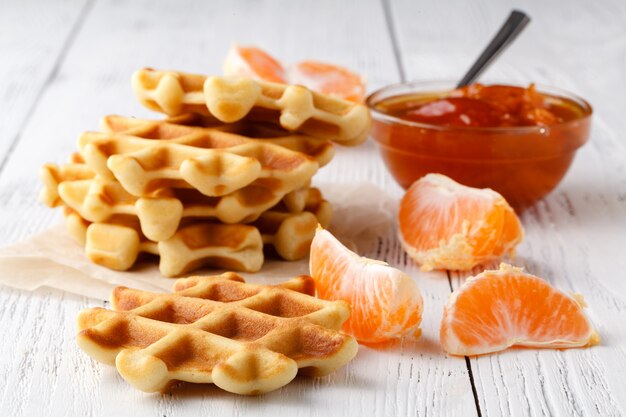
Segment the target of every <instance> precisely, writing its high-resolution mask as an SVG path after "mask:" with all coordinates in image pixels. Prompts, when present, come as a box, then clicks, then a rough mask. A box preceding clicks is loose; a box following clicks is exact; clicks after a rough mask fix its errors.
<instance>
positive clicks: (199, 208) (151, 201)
mask: <svg viewBox="0 0 626 417" xmlns="http://www.w3.org/2000/svg"><path fill="white" fill-rule="evenodd" d="M58 188H59V191H58V193H59V194H60V196H61V200H62V201H63V203H65V204H66V205H67V206H69V207H71V208H72V209H74V210H75V211H77V212H78V213H79V214H80V215H81V216H82V217H83V218H85V219H86V220H89V221H91V222H102V221H106V220H107V219H109V218H110V217H111V216H114V215H116V214H129V215H135V216H137V217H138V218H139V221H140V224H141V229H142V230H143V233H144V234H145V235H146V236H147V237H148V238H149V239H150V240H154V241H161V240H166V239H168V238H169V237H171V236H172V235H173V234H174V232H175V231H176V229H177V228H178V225H179V224H180V222H181V220H182V219H185V218H203V219H215V220H219V221H221V222H224V223H228V224H234V223H250V222H252V221H255V220H257V219H258V218H259V216H261V213H263V212H264V211H266V210H268V209H270V208H271V207H273V206H275V205H276V204H278V203H279V202H280V200H281V199H280V197H281V196H280V195H278V196H275V195H272V194H270V193H268V192H267V189H265V188H262V187H254V186H248V187H245V188H244V189H242V190H238V191H235V192H233V193H231V194H229V195H226V196H223V197H207V196H205V195H203V194H201V193H199V192H198V191H196V190H192V189H170V190H160V191H157V192H155V193H154V194H152V195H151V196H150V197H139V198H138V197H135V196H133V195H131V194H130V193H128V192H127V191H126V190H124V188H122V186H121V185H120V184H119V183H118V182H117V181H109V180H104V179H102V178H94V179H89V180H77V181H64V182H62V183H61V184H59V186H58ZM307 190H308V186H305V187H303V188H299V189H297V190H294V191H292V192H290V193H289V194H287V195H286V196H284V197H283V200H284V201H285V204H286V205H288V207H289V210H288V211H291V212H300V211H302V210H304V206H305V203H306V198H307V192H308V191H307Z"/></svg>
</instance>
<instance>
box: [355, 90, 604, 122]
mask: <svg viewBox="0 0 626 417" xmlns="http://www.w3.org/2000/svg"><path fill="white" fill-rule="evenodd" d="M480 83H481V84H485V85H496V84H497V85H510V86H515V87H525V86H528V85H529V84H531V83H527V84H525V83H522V82H519V81H510V80H501V79H487V80H484V81H482V82H480ZM443 84H450V89H454V88H456V87H455V86H456V81H455V80H452V79H428V80H414V81H403V82H398V83H392V84H388V85H385V86H383V87H381V88H378V89H376V90H374V91H373V92H371V93H370V94H369V95H368V96H367V97H366V98H365V104H366V105H367V107H368V108H369V110H370V112H371V113H372V117H373V118H374V119H380V120H383V121H386V122H388V123H394V124H399V125H404V126H411V127H416V128H420V129H430V130H439V131H459V132H481V131H485V132H490V133H505V132H508V133H515V134H525V133H532V132H535V133H539V134H545V133H546V131H548V130H550V129H553V128H557V127H561V126H567V125H570V124H575V123H578V122H580V121H581V120H584V119H587V118H589V117H591V116H592V115H593V107H592V106H591V104H590V103H589V102H588V101H587V100H585V99H584V98H582V97H580V96H579V95H577V94H574V93H571V92H569V91H567V90H564V89H562V88H558V87H552V86H547V85H543V84H538V83H532V84H534V85H535V87H537V90H538V91H539V92H550V90H551V91H553V92H554V93H555V94H552V95H557V96H561V97H565V98H567V99H570V100H573V101H575V102H577V104H579V105H580V106H581V107H582V108H583V110H584V111H585V114H584V115H583V116H581V117H579V118H577V119H573V120H567V121H564V122H560V123H555V124H552V125H545V126H542V125H540V126H497V127H482V126H479V127H476V126H441V125H435V124H430V123H423V122H415V121H411V120H405V119H401V118H399V117H396V116H392V115H389V114H387V113H383V112H381V111H379V110H377V109H376V107H375V105H376V104H378V103H379V102H380V101H382V100H376V96H377V95H381V94H383V93H385V92H388V91H389V90H393V89H394V88H400V87H412V89H415V88H418V87H420V86H421V87H428V86H433V85H443ZM424 91H428V90H424ZM432 91H436V90H434V89H433V90H432ZM390 97H393V96H390ZM385 98H388V97H385Z"/></svg>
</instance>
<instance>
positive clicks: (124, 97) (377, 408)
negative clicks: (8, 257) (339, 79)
mask: <svg viewBox="0 0 626 417" xmlns="http://www.w3.org/2000/svg"><path fill="white" fill-rule="evenodd" d="M512 7H513V5H512V4H509V2H508V1H496V0H493V1H484V0H483V1H476V2H468V1H464V0H458V1H448V2H444V1H441V2H435V1H428V2H427V1H424V0H421V1H419V0H417V1H416V0H402V1H386V0H383V1H380V0H363V1H356V0H354V1H346V2H338V1H332V0H325V1H319V0H317V1H310V2H299V1H293V0H285V1H280V2H270V1H235V2H227V1H221V2H217V1H213V2H210V1H204V0H197V1H184V2H183V1H181V2H173V1H169V2H168V1H165V0H163V1H161V0H141V1H133V2H130V1H128V2H124V1H119V0H117V1H115V0H58V1H57V0H55V1H45V0H39V1H37V0H21V1H11V0H0V80H2V82H1V83H0V244H9V243H12V242H15V241H18V240H20V239H23V238H26V237H27V236H29V235H30V234H32V233H35V232H37V231H40V230H43V229H45V228H47V227H49V226H50V225H52V224H54V223H57V222H60V221H61V219H60V214H59V213H58V212H56V211H52V210H49V209H47V208H46V207H43V206H42V205H40V204H38V203H37V201H36V195H37V192H38V190H39V188H40V184H39V181H38V179H37V170H38V167H39V166H40V165H41V164H42V163H44V162H46V161H56V162H61V161H62V160H64V157H65V155H67V154H68V153H69V152H71V151H72V150H73V149H74V147H75V142H76V138H77V137H78V134H79V133H80V132H81V131H83V130H87V129H95V128H96V127H97V122H98V120H99V118H100V117H101V116H103V115H105V114H109V113H118V114H124V115H136V116H151V115H150V113H149V112H148V111H146V110H143V109H142V108H141V107H140V106H139V105H138V104H137V103H136V102H135V99H134V98H133V96H132V93H131V90H130V86H129V77H130V74H131V73H132V72H133V71H134V70H135V69H138V68H140V67H144V66H152V67H155V68H164V69H165V68H171V69H181V70H187V71H189V72H203V73H211V72H214V73H216V72H219V71H220V68H221V60H222V58H223V56H224V55H225V53H226V51H227V49H228V47H229V45H230V42H231V41H233V40H236V41H238V42H240V43H242V44H257V45H259V46H261V47H264V48H267V49H268V50H270V51H271V52H272V53H273V54H275V55H276V56H278V57H280V58H281V59H282V60H284V61H286V62H295V61H296V60H298V59H304V58H315V59H320V60H327V61H330V62H336V63H340V64H344V65H346V66H348V67H351V68H354V69H356V70H358V71H360V72H362V73H364V74H366V75H367V77H368V80H369V87H370V89H374V88H377V87H380V86H382V85H385V84H388V83H392V82H397V81H400V80H402V79H432V78H456V77H459V76H460V74H461V73H462V72H463V71H464V70H465V68H466V67H467V66H468V65H469V64H470V62H471V60H472V59H473V58H474V57H475V56H476V55H477V54H478V53H479V52H480V50H481V49H482V47H483V45H484V44H485V43H486V42H487V40H488V39H489V37H490V36H491V34H492V33H493V32H494V31H495V30H496V29H497V28H498V27H499V25H500V23H501V21H502V20H503V19H504V17H505V16H506V14H507V13H508V12H509V10H510V9H511V8H512ZM523 7H524V10H525V11H527V12H528V13H529V14H530V15H531V16H532V17H533V22H532V24H531V25H530V26H529V27H528V28H527V30H526V31H525V33H524V34H523V35H522V36H521V37H520V39H519V40H518V41H517V42H516V44H515V45H514V46H512V47H511V48H510V50H509V51H507V53H506V54H505V55H504V56H503V57H502V58H501V59H500V60H499V61H498V62H497V64H496V65H495V66H494V67H493V68H492V69H491V70H490V72H489V74H488V76H491V77H495V78H500V79H509V80H513V81H523V82H529V81H535V82H539V83H542V84H548V85H554V86H558V87H561V88H564V89H568V90H571V91H573V92H576V93H579V94H580V95H582V96H584V97H586V98H588V99H589V101H590V102H591V103H592V104H593V105H594V106H595V111H596V113H595V115H594V122H593V124H594V125H593V133H592V138H591V141H590V142H589V143H588V144H587V145H586V146H585V147H584V148H583V149H582V150H581V151H580V153H579V154H578V156H577V158H576V161H575V163H574V166H573V167H572V169H571V171H570V172H569V174H568V175H567V177H566V179H565V181H564V182H563V183H562V184H561V185H560V186H559V188H558V189H557V190H556V191H554V192H553V193H552V194H551V195H550V196H549V197H548V198H546V199H545V200H544V201H542V202H540V203H539V204H537V205H536V206H535V207H533V208H532V209H530V210H528V211H526V212H525V213H524V214H523V216H522V221H523V223H524V226H525V228H526V231H527V239H526V241H525V242H524V243H523V244H522V245H521V247H520V250H519V258H518V262H517V263H518V264H520V265H522V266H525V267H526V268H527V269H528V270H530V271H531V272H533V273H535V274H538V275H540V276H544V277H547V278H548V279H549V280H550V281H551V282H552V283H553V284H555V285H557V286H558V287H560V288H562V289H565V290H570V291H575V292H581V293H583V294H584V295H585V297H586V299H587V302H588V304H589V306H590V308H589V310H588V311H589V314H590V317H591V318H592V320H593V322H594V323H595V325H596V326H597V328H598V330H599V332H600V334H601V336H602V339H603V341H602V344H601V345H600V346H597V347H594V348H591V349H586V350H568V351H556V350H511V351H508V352H505V353H501V354H497V355H492V356H485V357H480V358H477V359H462V358H460V359H459V358H451V357H447V356H446V355H445V354H444V352H443V351H442V350H441V348H440V347H439V343H438V329H439V321H440V319H441V309H442V305H443V303H444V302H445V300H446V299H447V297H448V295H449V294H450V290H451V289H452V288H456V287H458V286H459V285H460V284H461V283H462V281H463V277H462V276H458V275H457V274H446V273H434V274H424V273H420V272H419V271H418V270H417V268H416V267H415V266H414V265H413V264H412V263H411V262H407V260H406V257H405V256H404V255H403V254H402V251H401V250H400V248H399V245H398V242H397V240H395V238H394V237H393V236H392V235H391V234H390V236H385V237H383V239H382V240H381V245H380V247H379V248H378V251H377V252H375V253H370V254H366V255H369V256H375V257H380V258H383V259H385V260H387V261H388V262H390V263H391V264H393V265H395V266H398V267H400V268H403V269H405V270H406V271H407V272H408V273H410V274H411V275H413V276H415V278H416V279H417V280H418V282H419V285H420V287H421V288H422V291H423V293H424V298H425V302H426V311H425V315H424V322H423V331H424V334H423V337H422V339H421V340H420V341H418V342H410V343H409V342H402V343H399V344H398V345H397V346H395V347H392V348H390V349H387V350H374V349H369V348H362V349H361V350H360V351H359V354H358V356H357V358H356V359H355V360H354V361H353V362H352V363H351V364H349V365H348V366H347V367H346V368H344V369H342V370H341V371H339V372H337V373H336V374H334V375H333V376H331V377H328V378H325V379H320V380H312V379H307V378H296V380H295V381H294V382H292V383H291V384H289V385H288V386H286V387H285V388H283V389H281V390H279V391H277V392H274V393H271V394H268V395H265V396H261V397H253V398H247V397H238V396H235V395H231V394H229V393H226V392H223V391H220V390H219V389H216V388H214V387H212V386H209V387H206V386H201V387H187V388H185V389H181V390H177V391H174V392H173V393H172V394H168V395H165V396H160V395H146V394H143V393H141V392H138V391H136V390H134V389H132V388H130V387H129V386H128V385H127V384H126V383H125V382H124V381H123V380H122V379H121V378H120V377H119V376H118V375H117V374H116V372H115V371H114V369H112V368H109V367H105V366H103V365H100V364H97V363H95V362H93V361H92V360H91V359H89V358H88V357H87V356H86V355H84V354H83V353H82V352H80V351H79V350H78V348H77V347H76V345H75V342H74V336H75V327H74V320H75V317H76V314H77V313H78V311H79V310H81V309H83V308H85V307H87V306H94V305H102V304H103V303H102V301H98V300H92V299H86V298H81V297H77V296H73V295H70V294H65V293H61V292H58V291H55V290H40V291H36V292H33V293H30V292H23V291H17V290H14V289H11V288H0V326H1V328H2V333H3V336H2V337H1V338H0V380H1V381H2V382H3V383H2V385H1V386H0V414H2V415H7V416H15V417H17V416H35V415H37V416H39V415H45V416H48V415H50V416H64V415H75V416H113V415H115V416H118V415H120V416H121V415H132V416H134V417H139V416H167V417H171V416H182V415H188V416H192V415H219V416H229V415H233V416H235V415H236V416H239V415H242V416H243V415H245V416H252V415H276V416H280V415H290V416H309V415H311V416H313V415H324V416H346V415H357V416H360V415H376V416H383V415H388V416H395V415H414V416H415V415H419V416H425V415H432V416H439V415H454V416H471V415H478V416H499V415H505V416H539V415H541V416H621V415H625V414H624V413H625V412H626V276H625V271H626V256H625V254H624V251H625V249H626V139H624V135H625V134H626V133H625V132H626V117H625V116H624V112H625V111H626V75H625V74H626V72H625V71H626V24H625V22H626V2H625V1H624V0H605V1H589V0H570V1H567V2H566V1H562V2H561V1H556V0H554V1H551V0H533V1H530V2H527V4H525V5H524V6H523ZM318 178H319V179H320V180H321V181H334V182H352V181H370V182H373V183H376V184H377V185H379V186H381V187H383V188H385V189H386V190H387V191H388V192H389V193H391V194H392V195H394V196H396V197H399V196H400V195H401V190H400V188H399V187H398V186H397V185H396V184H395V183H394V182H393V179H392V178H391V177H390V175H389V174H388V173H387V172H386V170H385V168H384V166H383V165H382V162H381V161H380V160H379V157H378V155H377V152H376V149H375V147H374V145H373V144H372V143H367V144H366V145H364V146H362V147H360V148H357V149H342V150H340V151H339V152H338V156H337V158H336V159H335V160H334V161H333V162H332V163H331V164H330V166H328V167H327V168H325V169H323V170H322V172H321V173H320V174H319V176H318ZM1 267H2V265H0V268H1Z"/></svg>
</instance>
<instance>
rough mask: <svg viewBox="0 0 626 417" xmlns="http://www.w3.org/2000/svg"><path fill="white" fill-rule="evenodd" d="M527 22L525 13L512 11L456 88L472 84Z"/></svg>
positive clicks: (528, 19) (527, 18) (528, 20)
mask: <svg viewBox="0 0 626 417" xmlns="http://www.w3.org/2000/svg"><path fill="white" fill-rule="evenodd" d="M529 22H530V17H528V16H527V15H526V13H524V12H521V11H519V10H513V11H512V12H511V14H510V15H509V17H508V19H506V22H504V24H503V25H502V27H501V28H500V30H499V31H498V33H496V35H495V36H494V37H493V39H492V40H491V42H489V45H487V47H486V48H485V50H484V51H483V52H482V54H480V56H479V57H478V59H477V60H476V62H474V65H472V67H471V68H470V69H469V71H467V73H466V74H465V76H464V77H463V78H462V79H461V81H459V83H458V84H457V88H459V87H464V86H466V85H468V84H471V83H473V82H474V81H475V80H476V79H477V78H478V77H479V76H480V74H482V72H483V71H484V70H485V69H487V67H489V64H491V62H492V61H493V60H494V59H495V58H496V57H497V56H498V55H500V53H501V52H502V51H504V50H505V49H506V47H507V46H508V45H509V44H510V43H511V42H513V40H515V38H516V37H517V35H519V34H520V32H521V31H522V29H524V28H525V27H526V25H527V24H528V23H529Z"/></svg>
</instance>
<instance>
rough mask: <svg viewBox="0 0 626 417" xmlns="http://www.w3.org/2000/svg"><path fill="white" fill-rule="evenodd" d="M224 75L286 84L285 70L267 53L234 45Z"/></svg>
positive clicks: (225, 62) (225, 65) (227, 57)
mask: <svg viewBox="0 0 626 417" xmlns="http://www.w3.org/2000/svg"><path fill="white" fill-rule="evenodd" d="M224 75H226V76H232V77H243V78H253V79H255V80H262V81H271V82H275V83H283V84H284V83H286V82H287V80H286V78H285V69H284V68H283V66H282V65H281V64H280V62H278V61H277V60H275V59H274V58H272V56H270V55H269V54H268V53H267V52H265V51H262V50H261V49H259V48H255V47H252V46H239V45H236V44H234V45H233V46H232V47H231V48H230V51H228V54H227V55H226V60H225V61H224Z"/></svg>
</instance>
